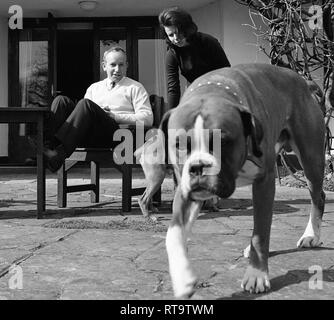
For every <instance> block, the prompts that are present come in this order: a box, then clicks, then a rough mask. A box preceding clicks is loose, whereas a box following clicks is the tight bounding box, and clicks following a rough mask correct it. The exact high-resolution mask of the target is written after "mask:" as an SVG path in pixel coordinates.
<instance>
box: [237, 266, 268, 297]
mask: <svg viewBox="0 0 334 320" xmlns="http://www.w3.org/2000/svg"><path fill="white" fill-rule="evenodd" d="M241 288H242V289H244V290H245V291H248V292H250V293H262V292H266V291H268V290H269V289H270V281H269V276H268V273H267V272H265V271H261V270H258V269H256V268H254V267H252V266H249V267H248V268H247V270H246V273H245V275H244V278H243V280H242V283H241Z"/></svg>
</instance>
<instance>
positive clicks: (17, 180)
mask: <svg viewBox="0 0 334 320" xmlns="http://www.w3.org/2000/svg"><path fill="white" fill-rule="evenodd" d="M85 179H86V178H85ZM71 180H72V181H71V182H72V183H75V182H76V181H77V182H81V181H82V179H81V178H78V177H76V176H75V177H74V178H73V179H71ZM133 184H134V185H135V186H140V185H143V179H142V177H140V176H136V178H135V179H134V181H133ZM56 190H57V189H56V179H55V178H54V177H53V176H50V177H49V176H48V179H47V209H48V212H47V215H46V216H45V218H44V219H41V220H37V219H36V211H35V209H36V179H34V178H33V176H32V175H23V176H22V175H19V176H17V177H15V176H7V177H4V176H2V177H1V178H0V299H13V300H16V299H33V300H35V299H51V300H56V299H57V300H58V299H59V300H67V299H71V300H72V299H83V300H86V299H100V300H105V299H113V300H119V299H122V300H129V299H141V300H157V299H159V300H160V299H162V300H166V299H172V298H173V294H172V288H171V282H170V277H169V274H168V262H167V254H166V250H165V235H166V230H167V226H168V223H169V221H170V218H171V201H172V193H173V183H172V179H171V178H170V177H169V178H168V179H166V181H165V182H164V184H163V189H162V191H163V205H162V208H161V210H160V213H159V214H158V215H157V216H158V219H159V224H158V225H147V224H145V223H146V222H145V220H144V219H143V217H142V216H141V213H140V210H139V208H138V205H137V204H136V199H134V200H133V207H134V209H133V211H132V212H131V213H129V214H125V213H123V212H122V211H121V197H120V196H121V180H120V178H119V177H118V176H114V175H111V176H108V177H107V178H103V179H102V180H101V201H102V203H99V204H90V203H89V196H88V193H87V192H79V193H76V194H71V195H69V208H64V209H58V208H57V206H56ZM326 194H327V203H326V210H325V215H324V224H323V229H322V241H323V246H322V247H321V248H317V249H312V250H297V249H296V242H297V240H298V239H299V237H300V236H301V234H302V233H303V231H304V227H305V226H306V223H307V221H308V211H309V205H310V200H309V195H308V191H307V190H304V189H296V188H289V187H282V186H279V185H277V189H276V202H275V206H274V217H273V225H272V235H271V245H270V259H269V268H270V279H271V285H272V290H271V291H270V292H268V293H265V294H261V295H251V294H247V293H244V292H242V290H241V288H240V284H241V280H242V277H243V274H244V271H245V269H246V267H247V263H248V261H247V259H245V258H243V256H242V251H243V249H244V248H245V247H246V246H247V245H248V243H249V240H250V236H251V233H252V228H253V222H252V219H253V217H252V209H253V208H252V200H251V191H250V188H249V187H244V188H240V189H238V190H237V191H236V192H235V193H234V194H233V196H232V198H231V199H227V200H221V201H220V203H219V207H220V209H219V212H208V211H203V212H202V213H201V214H200V216H199V218H198V220H197V222H196V223H195V225H194V228H193V234H192V236H191V239H190V241H189V256H190V259H191V261H192V264H193V267H194V270H195V272H196V274H197V275H198V278H199V281H198V290H197V292H196V295H195V297H194V298H197V299H222V300H239V299H240V300H242V299H245V300H253V299H260V300H276V299H284V300H290V299H326V300H327V299H333V298H334V232H333V230H334V193H332V192H326ZM14 263H17V264H18V266H19V267H20V268H22V269H21V270H22V274H23V283H22V284H23V288H22V289H19V288H11V286H10V284H11V283H12V282H11V281H12V277H13V276H14V274H15V272H14V273H13V272H11V271H12V270H11V269H10V267H11V266H13V264H14ZM312 266H313V267H315V268H318V267H321V268H322V279H323V282H322V288H321V289H320V288H318V289H311V288H310V279H311V280H312V275H313V273H312V271H310V270H309V268H310V267H312Z"/></svg>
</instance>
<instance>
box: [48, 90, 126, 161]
mask: <svg viewBox="0 0 334 320" xmlns="http://www.w3.org/2000/svg"><path fill="white" fill-rule="evenodd" d="M49 126H50V127H49V130H50V133H51V134H54V136H55V137H56V138H57V139H58V140H59V141H60V143H61V144H62V145H63V147H64V150H65V153H66V156H70V155H71V154H72V152H73V151H74V150H75V148H77V147H96V148H98V147H100V148H103V147H104V148H105V147H109V148H112V147H114V146H115V145H116V144H117V143H119V141H116V142H114V141H113V136H114V132H115V131H116V130H117V129H119V125H118V123H117V122H116V121H115V120H114V119H113V118H111V117H110V116H109V115H108V113H107V112H105V111H104V110H103V109H102V108H101V107H100V106H98V105H97V104H96V103H94V102H93V101H91V100H89V99H81V100H80V101H79V102H78V103H77V104H76V105H75V104H74V103H73V101H72V100H71V99H69V98H68V97H66V96H57V97H56V98H55V99H54V100H53V102H52V105H51V117H50V121H49Z"/></svg>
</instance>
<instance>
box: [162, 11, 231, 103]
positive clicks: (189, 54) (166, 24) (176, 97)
mask: <svg viewBox="0 0 334 320" xmlns="http://www.w3.org/2000/svg"><path fill="white" fill-rule="evenodd" d="M159 23H160V26H161V28H162V30H163V31H164V33H165V35H166V42H167V45H168V49H167V50H168V51H167V56H166V72H167V86H168V88H167V92H168V107H169V109H172V108H175V107H176V106H177V105H178V104H179V101H180V97H181V90H180V79H179V70H180V71H181V74H182V75H183V76H184V77H185V78H186V80H187V81H188V83H191V82H193V81H194V80H195V79H196V78H198V77H199V76H201V75H203V74H205V73H207V72H209V71H212V70H215V69H219V68H223V67H230V66H231V64H230V62H229V61H228V59H227V57H226V54H225V52H224V50H223V48H222V47H221V45H220V43H219V42H218V40H217V39H216V38H214V37H212V36H211V35H209V34H206V33H202V32H198V31H197V25H196V24H195V23H194V22H193V20H192V17H191V15H190V14H189V13H188V12H186V11H184V10H182V9H180V8H178V7H173V8H169V9H165V10H163V11H162V12H161V13H160V14H159Z"/></svg>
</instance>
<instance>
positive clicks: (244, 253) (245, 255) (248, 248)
mask: <svg viewBox="0 0 334 320" xmlns="http://www.w3.org/2000/svg"><path fill="white" fill-rule="evenodd" d="M243 256H244V258H249V256H250V244H249V245H248V246H247V247H246V248H245V249H244V251H243Z"/></svg>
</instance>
